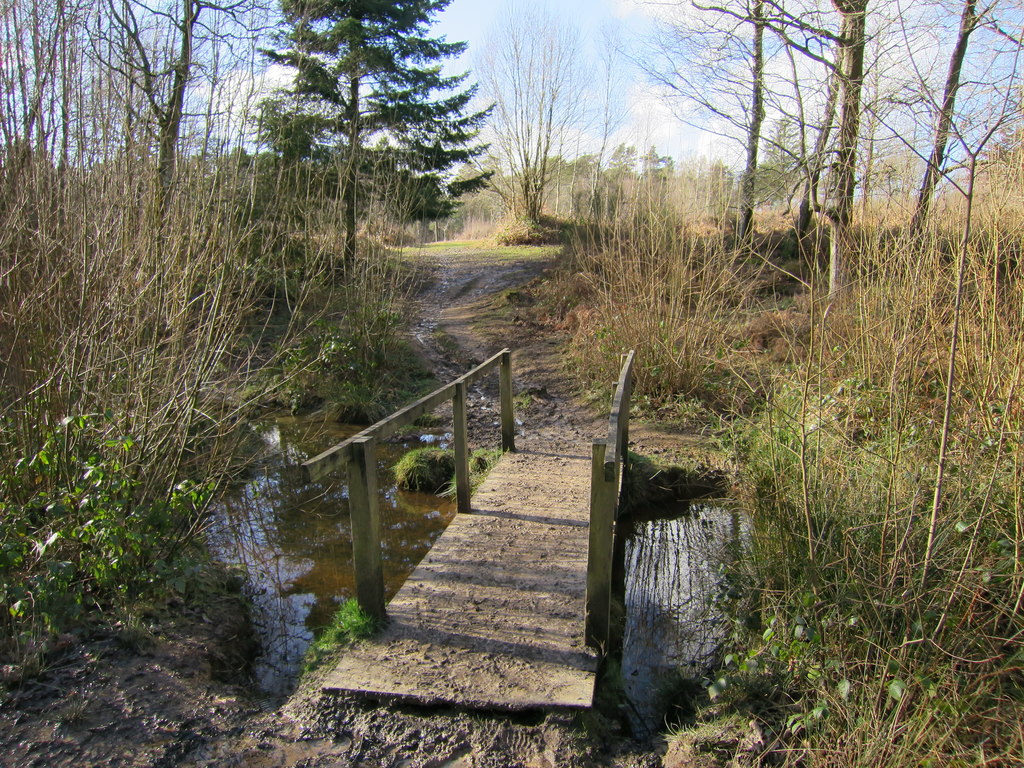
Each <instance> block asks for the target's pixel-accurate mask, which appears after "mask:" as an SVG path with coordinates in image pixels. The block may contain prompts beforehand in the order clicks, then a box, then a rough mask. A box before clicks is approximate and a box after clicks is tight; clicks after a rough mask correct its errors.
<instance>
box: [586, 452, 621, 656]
mask: <svg viewBox="0 0 1024 768" xmlns="http://www.w3.org/2000/svg"><path fill="white" fill-rule="evenodd" d="M607 448H608V446H607V444H606V442H605V441H603V440H595V441H594V458H593V464H592V465H591V471H590V546H589V547H588V550H587V608H586V623H585V626H584V635H585V638H586V643H587V645H589V646H590V647H592V648H596V649H598V650H603V649H607V647H608V639H609V637H610V630H611V606H612V544H613V540H614V539H613V527H614V523H615V510H616V505H617V501H618V485H619V482H618V477H617V476H616V477H613V478H612V479H611V480H608V479H606V477H605V468H604V458H605V452H606V451H607Z"/></svg>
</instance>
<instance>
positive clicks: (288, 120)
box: [264, 0, 487, 262]
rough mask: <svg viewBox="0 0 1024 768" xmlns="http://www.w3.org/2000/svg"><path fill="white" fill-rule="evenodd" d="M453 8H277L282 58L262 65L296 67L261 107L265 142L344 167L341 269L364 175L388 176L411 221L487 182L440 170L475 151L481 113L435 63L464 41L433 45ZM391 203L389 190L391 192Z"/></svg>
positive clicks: (360, 4)
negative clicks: (282, 23)
mask: <svg viewBox="0 0 1024 768" xmlns="http://www.w3.org/2000/svg"><path fill="white" fill-rule="evenodd" d="M450 2H451V0H281V8H282V11H283V12H284V15H285V19H286V21H287V24H288V31H287V33H286V34H285V36H284V40H283V42H284V43H285V45H284V46H282V48H283V50H278V51H267V52H266V53H267V55H268V56H269V58H270V59H271V60H272V61H274V62H277V63H280V64H285V65H287V66H289V67H292V68H293V69H294V70H295V79H294V82H293V84H292V86H291V88H290V90H289V96H290V98H288V99H274V100H271V101H270V102H269V103H268V104H267V105H266V106H265V109H264V118H265V119H264V124H265V129H266V134H267V137H268V139H269V141H270V144H271V146H272V147H273V148H274V150H275V151H276V152H277V153H278V154H279V155H280V156H281V157H282V159H283V160H285V161H293V162H294V161H306V160H312V161H324V160H327V159H331V158H340V159H341V173H340V178H339V180H338V182H339V186H338V194H339V195H340V196H341V201H342V210H343V215H344V225H345V231H346V235H345V254H344V255H345V260H346V262H350V261H351V260H352V259H353V258H354V257H355V253H356V224H357V219H358V215H359V210H360V207H361V206H363V205H365V202H366V200H365V199H364V196H365V195H366V194H368V190H369V189H370V187H369V182H370V181H371V178H370V176H371V174H372V173H379V172H381V169H387V172H389V173H391V174H392V182H394V180H395V179H397V180H399V181H400V182H401V183H400V184H399V185H398V188H399V189H400V190H401V192H400V194H401V195H402V196H403V197H404V199H405V201H406V203H407V205H408V208H409V213H410V214H411V216H412V217H413V218H418V219H425V218H442V217H444V216H446V215H449V214H450V213H451V211H452V210H453V207H454V203H453V201H454V199H455V198H457V197H458V196H459V195H461V194H464V193H466V192H469V191H472V190H474V189H477V188H479V187H481V186H482V185H483V184H484V183H485V181H486V178H487V177H486V175H478V176H473V177H471V178H469V179H464V180H461V181H452V180H450V179H449V178H448V177H447V172H448V171H449V170H450V169H452V168H453V167H455V166H458V165H461V164H464V163H466V162H468V161H470V160H471V159H472V158H474V157H476V156H477V155H479V154H480V153H481V152H483V151H484V150H485V149H486V147H485V146H483V145H479V144H474V140H475V139H476V136H477V134H478V132H479V129H480V126H481V125H482V123H483V121H484V120H485V119H486V117H487V111H486V110H485V111H480V112H467V107H468V106H469V103H470V101H471V100H472V98H473V95H474V94H475V92H476V86H472V87H466V78H467V75H466V74H462V75H455V76H450V75H445V74H443V73H442V71H441V62H443V61H444V60H445V59H449V58H451V57H453V56H458V55H459V54H461V53H462V52H463V51H464V50H465V47H466V44H465V43H449V42H447V41H446V40H445V39H444V38H438V37H430V36H429V34H428V31H429V27H430V25H431V24H432V22H433V17H434V15H435V14H437V13H438V12H440V11H442V10H444V8H445V7H447V6H448V4H449V3H450ZM389 188H390V189H391V190H392V192H391V193H392V194H394V191H393V190H394V189H395V184H394V183H392V184H390V185H389Z"/></svg>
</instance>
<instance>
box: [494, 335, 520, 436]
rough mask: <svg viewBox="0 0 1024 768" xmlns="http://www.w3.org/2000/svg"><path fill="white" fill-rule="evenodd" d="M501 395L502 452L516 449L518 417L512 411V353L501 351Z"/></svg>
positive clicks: (499, 375)
mask: <svg viewBox="0 0 1024 768" xmlns="http://www.w3.org/2000/svg"><path fill="white" fill-rule="evenodd" d="M498 382H499V390H500V393H501V398H500V399H501V450H502V451H514V450H515V449H516V417H515V412H514V411H513V409H512V353H511V352H510V351H509V350H507V349H503V350H502V351H501V367H500V368H499V370H498Z"/></svg>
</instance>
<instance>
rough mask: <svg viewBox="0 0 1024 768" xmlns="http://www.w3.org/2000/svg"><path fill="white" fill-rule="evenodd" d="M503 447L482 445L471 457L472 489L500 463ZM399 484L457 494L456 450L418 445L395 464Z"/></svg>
mask: <svg viewBox="0 0 1024 768" xmlns="http://www.w3.org/2000/svg"><path fill="white" fill-rule="evenodd" d="M500 458H501V451H500V450H498V449H490V448H478V449H477V450H475V451H473V453H472V454H470V457H469V483H470V488H471V489H472V490H474V491H475V490H476V489H477V487H478V486H479V485H480V483H482V482H483V481H484V479H485V478H486V477H487V474H488V473H489V472H490V471H491V469H493V468H494V465H495V464H497V463H498V459H500ZM395 480H396V482H397V483H398V487H399V488H402V489H404V490H407V491H424V492H426V493H437V494H443V495H445V496H454V495H455V451H453V450H451V449H449V448H414V449H412V450H411V451H409V452H408V453H406V454H405V455H404V456H402V458H401V459H399V460H398V463H397V464H396V465H395Z"/></svg>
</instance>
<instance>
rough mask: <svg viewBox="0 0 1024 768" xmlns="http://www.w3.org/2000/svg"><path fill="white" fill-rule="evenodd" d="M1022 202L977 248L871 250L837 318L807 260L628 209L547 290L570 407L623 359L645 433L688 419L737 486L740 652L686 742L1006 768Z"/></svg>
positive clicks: (1014, 641)
mask: <svg viewBox="0 0 1024 768" xmlns="http://www.w3.org/2000/svg"><path fill="white" fill-rule="evenodd" d="M1014 194H1015V193H1012V190H1011V194H1008V195H1007V198H1006V202H1005V203H1003V202H1001V201H1000V199H998V198H997V197H996V195H995V193H992V197H991V198H990V199H988V200H986V207H982V208H980V209H979V210H980V211H981V213H977V212H976V214H975V216H976V218H977V221H976V222H975V224H976V227H975V234H974V236H973V237H972V238H971V239H970V240H969V241H968V242H967V243H966V246H964V244H963V242H962V241H961V240H960V234H959V233H957V232H956V231H952V230H950V229H945V228H943V226H945V225H946V224H948V222H943V225H940V226H937V227H936V228H935V229H933V230H932V231H931V232H930V233H929V234H928V236H927V237H919V238H909V237H906V236H904V235H902V234H901V233H900V229H899V227H898V226H891V225H890V226H885V227H881V226H878V227H872V226H867V225H865V226H862V227H861V228H860V229H859V230H858V232H857V238H858V239H857V245H858V250H857V272H856V280H855V282H854V285H853V286H852V287H851V288H850V290H849V291H848V292H847V293H846V295H844V296H842V297H841V298H839V299H835V298H833V299H829V297H827V296H824V295H823V294H822V292H821V289H820V286H822V285H823V284H824V276H823V275H821V274H819V273H817V272H815V270H814V263H815V262H814V261H813V260H811V261H810V262H802V263H801V262H796V263H793V262H792V261H789V259H791V257H790V255H789V254H788V253H785V254H782V253H778V254H777V253H775V252H773V251H771V250H770V249H769V250H762V251H759V250H757V247H755V248H753V249H749V248H738V247H734V246H733V244H732V243H730V242H729V241H728V238H727V237H726V236H725V235H724V234H723V233H722V232H719V231H715V230H713V229H709V228H707V227H705V226H703V225H701V224H700V223H699V222H694V221H689V220H686V219H685V217H680V216H674V215H672V212H671V211H670V210H666V209H665V207H664V206H663V205H662V203H661V202H659V201H654V200H650V199H647V198H643V197H640V196H638V198H637V200H635V201H634V204H633V206H632V207H630V208H629V209H627V210H620V212H619V215H618V217H617V218H616V219H615V220H613V221H609V222H606V223H605V224H603V225H601V226H595V227H593V228H591V229H590V230H589V231H588V239H587V240H586V241H585V242H583V241H581V242H580V244H579V246H578V248H577V254H576V257H575V261H574V262H573V265H572V267H571V268H570V269H569V270H568V271H567V272H566V273H564V274H563V276H562V278H561V280H562V285H563V286H564V288H563V293H564V294H566V295H575V296H576V297H578V300H577V301H566V302H564V303H563V304H562V306H561V307H555V306H552V307H550V309H549V311H552V312H555V313H556V314H557V318H556V322H557V323H558V324H560V327H563V328H564V329H565V330H567V331H568V332H569V334H570V343H569V354H570V357H571V367H572V369H573V370H574V371H575V372H576V374H577V375H578V377H579V379H580V382H581V385H582V386H584V387H591V388H593V387H595V386H602V384H601V383H602V382H611V381H613V380H614V379H615V376H616V374H617V371H618V365H619V356H620V354H621V353H622V352H624V351H626V350H627V349H631V348H635V349H637V353H638V354H637V360H638V367H637V378H636V385H635V397H636V399H637V400H638V401H639V402H642V403H644V404H645V407H646V413H648V414H652V415H655V416H656V415H657V414H658V412H659V409H661V408H664V407H666V405H670V404H671V403H673V402H679V401H680V400H681V399H682V400H683V401H685V402H696V403H699V404H700V407H701V408H704V409H707V410H708V411H709V412H712V413H714V414H715V417H714V418H713V419H708V420H707V421H706V423H707V424H712V425H714V426H716V427H717V439H718V440H719V441H720V442H721V443H723V444H724V445H725V447H726V448H728V449H729V450H730V451H731V452H732V453H733V455H734V456H735V457H736V460H737V463H738V466H739V467H740V472H739V476H738V478H737V479H736V482H735V484H734V495H735V497H736V501H737V502H738V505H737V509H738V512H739V513H740V514H743V515H744V516H745V517H746V518H747V519H749V521H750V534H749V537H748V539H747V542H746V546H745V551H744V553H743V556H741V557H738V558H736V559H735V560H734V561H733V562H732V564H731V565H729V566H728V567H727V568H726V571H725V573H724V574H723V576H724V578H725V579H726V582H727V583H728V585H729V589H727V590H725V591H724V593H723V594H724V595H725V596H726V597H725V599H724V600H723V602H722V604H721V606H720V607H721V610H722V612H723V616H724V617H725V618H726V620H727V621H729V622H730V626H731V628H732V631H731V635H730V639H729V641H728V642H727V643H726V644H725V646H724V647H723V648H722V649H721V657H720V659H721V660H720V667H719V668H718V669H717V670H708V677H707V679H706V680H705V681H704V687H705V691H706V694H705V696H704V698H703V699H702V700H701V699H700V697H698V701H697V702H696V705H697V710H696V712H695V714H694V716H693V718H692V719H691V721H690V723H689V724H690V725H691V726H694V727H698V726H700V724H701V723H705V724H707V723H711V722H714V721H715V720H716V719H722V718H724V720H728V719H729V718H732V717H734V716H735V715H736V714H737V713H739V714H742V715H743V716H744V717H747V718H750V719H752V720H753V721H755V722H757V723H758V724H759V727H760V729H761V730H762V731H763V733H764V737H765V739H764V746H763V749H764V750H767V751H768V752H770V753H771V756H770V757H769V758H766V759H770V760H772V761H774V762H776V763H780V764H786V765H802V766H819V765H821V766H825V765H827V766H840V765H841V766H865V767H866V766H883V765H884V766H905V765H936V766H937V765H1019V764H1021V762H1022V758H1021V755H1024V731H1022V730H1021V728H1020V723H1021V722H1022V719H1024V672H1022V670H1024V550H1022V547H1024V543H1022V542H1024V512H1022V510H1024V498H1022V486H1021V482H1020V478H1021V477H1022V476H1024V466H1022V461H1024V438H1022V435H1024V405H1022V400H1021V384H1022V379H1024V299H1022V293H1021V291H1020V284H1019V281H1020V279H1021V276H1020V271H1019V265H1018V263H1017V261H1016V259H1015V257H1014V256H1013V254H1016V253H1019V252H1020V250H1021V248H1022V247H1024V227H1022V226H1021V222H1020V220H1019V216H1017V215H1016V214H1015V213H1014V211H1015V210H1016V209H1015V208H1014V207H1013V206H1014V205H1016V203H1015V202H1014V200H1016V198H1015V197H1014ZM951 210H955V209H953V208H951ZM961 214H962V211H961ZM953 218H954V219H955V217H953ZM765 242H783V239H782V238H774V239H772V238H765ZM780 259H784V260H787V261H785V263H784V264H783V263H782V261H780ZM959 259H963V261H964V269H963V272H962V274H964V275H966V280H965V282H964V283H963V285H962V291H961V302H960V304H959V305H957V304H956V302H955V301H954V298H955V296H956V293H957V290H958V280H957V275H958V273H960V270H959V269H958V263H957V262H958V260H959ZM780 276H781V277H780ZM580 286H583V288H582V289H581V288H580ZM548 290H549V292H550V293H551V294H552V295H557V294H558V292H559V288H558V287H557V286H556V287H554V288H550V289H548ZM955 319H956V320H958V322H959V325H958V332H957V335H956V341H957V345H956V346H955V357H954V358H953V366H952V368H951V367H950V358H951V354H953V350H954V347H953V345H952V343H951V342H952V340H953V338H954V320H955ZM951 370H952V372H953V374H952V377H951V375H950V371H951ZM605 386H606V385H605ZM947 394H948V395H949V396H950V398H949V408H948V414H947V410H946V408H945V403H946V397H947ZM944 437H945V439H944ZM940 457H941V459H942V466H943V473H942V474H941V483H940V472H939V466H940ZM639 466H641V467H643V466H644V465H643V464H640V465H639ZM644 471H645V472H646V473H647V474H648V475H652V476H653V477H657V476H658V475H659V472H660V471H661V470H660V469H659V468H657V467H648V468H647V469H646V470H644ZM685 727H686V724H684V728H685Z"/></svg>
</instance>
